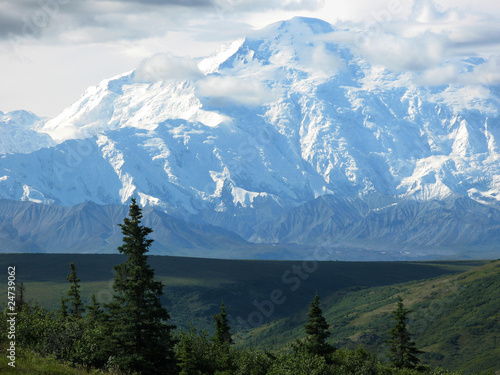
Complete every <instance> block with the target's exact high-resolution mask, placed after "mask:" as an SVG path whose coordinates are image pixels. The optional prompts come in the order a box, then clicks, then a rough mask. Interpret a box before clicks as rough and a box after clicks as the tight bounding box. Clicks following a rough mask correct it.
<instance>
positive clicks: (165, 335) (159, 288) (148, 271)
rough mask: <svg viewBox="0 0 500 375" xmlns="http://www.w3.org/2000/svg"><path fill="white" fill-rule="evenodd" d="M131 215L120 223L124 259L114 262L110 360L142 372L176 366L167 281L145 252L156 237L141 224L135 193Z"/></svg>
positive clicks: (108, 322) (166, 370)
mask: <svg viewBox="0 0 500 375" xmlns="http://www.w3.org/2000/svg"><path fill="white" fill-rule="evenodd" d="M129 216H130V217H129V218H125V219H124V222H123V224H119V225H120V227H121V229H122V233H123V236H124V237H123V245H122V246H120V247H119V248H118V250H119V251H120V253H122V254H125V255H126V256H127V259H126V261H125V263H123V264H118V265H116V266H115V267H114V269H115V271H116V274H115V279H114V284H113V289H114V295H113V300H112V301H111V303H109V304H108V305H107V306H106V307H107V309H108V319H107V320H106V326H107V332H108V342H107V347H108V350H109V353H110V355H111V358H110V362H111V363H110V365H112V366H115V367H117V368H118V369H120V370H122V371H130V372H134V371H135V372H138V373H140V374H145V375H146V374H172V373H175V372H176V361H175V356H174V352H173V347H174V340H173V338H172V332H171V331H172V329H174V328H175V327H174V326H172V325H169V324H168V323H167V322H168V320H169V319H170V315H169V313H168V311H167V310H166V309H165V308H164V307H163V306H162V304H161V302H160V298H161V296H162V295H163V284H162V283H161V282H160V281H155V280H154V270H153V269H152V268H151V267H150V266H149V264H148V262H147V256H146V253H147V252H148V251H149V248H150V246H151V244H152V243H153V240H151V239H149V238H148V235H149V234H150V233H151V232H152V231H153V230H152V229H151V228H148V227H145V226H143V225H141V220H142V217H143V216H142V210H141V208H140V207H139V206H138V205H137V203H136V200H135V199H132V203H131V205H130V210H129Z"/></svg>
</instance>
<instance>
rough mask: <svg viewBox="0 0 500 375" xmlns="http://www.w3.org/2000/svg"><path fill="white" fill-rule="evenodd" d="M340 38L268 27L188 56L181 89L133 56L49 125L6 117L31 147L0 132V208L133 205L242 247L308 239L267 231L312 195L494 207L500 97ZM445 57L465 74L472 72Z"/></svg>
mask: <svg viewBox="0 0 500 375" xmlns="http://www.w3.org/2000/svg"><path fill="white" fill-rule="evenodd" d="M341 31H342V30H339V29H337V28H336V27H335V26H332V25H330V24H328V23H326V22H324V21H321V20H317V19H310V18H302V17H298V18H293V19H291V20H288V21H282V22H278V23H275V24H272V25H270V26H268V27H266V28H264V29H262V30H260V31H258V32H256V33H255V34H254V35H252V36H251V37H248V38H244V39H240V40H236V41H235V42H233V43H231V44H229V45H226V46H222V47H221V48H220V49H219V50H217V51H215V52H214V54H213V55H211V56H208V57H206V58H204V59H201V60H200V61H197V62H196V64H194V65H193V66H189V69H190V70H189V74H187V76H189V77H187V78H186V77H184V78H186V79H182V80H177V79H172V78H168V77H171V76H172V74H170V73H169V72H165V71H163V70H162V69H168V66H162V64H161V61H162V59H161V58H160V59H156V60H151V61H145V62H144V64H142V65H141V71H140V72H139V71H138V70H134V71H130V72H126V73H124V74H121V75H118V76H116V77H113V78H110V79H106V80H104V81H102V82H101V83H100V84H99V85H97V86H95V87H90V88H89V89H87V91H86V92H85V93H84V94H83V95H82V96H81V98H80V99H79V100H78V101H77V102H75V103H74V104H73V105H71V106H70V107H68V108H67V109H66V110H64V111H63V112H62V113H61V114H60V115H59V116H57V117H55V118H53V119H50V120H47V121H45V120H44V121H42V122H40V121H41V120H40V119H37V118H36V117H33V118H31V117H29V116H28V117H29V119H25V120H19V121H18V126H17V131H18V132H24V133H19V134H26V138H25V139H29V140H30V141H28V142H26V143H23V142H20V141H17V140H18V139H20V138H19V137H24V135H20V136H9V137H13V138H12V139H14V140H13V141H8V142H5V139H7V137H3V136H2V138H1V139H2V141H1V143H0V146H1V147H2V148H1V149H0V198H2V199H8V200H15V201H32V202H37V203H44V204H55V205H61V206H75V205H78V204H81V203H83V202H87V201H90V202H94V203H97V204H100V205H108V204H125V203H127V202H128V201H129V199H130V198H131V197H132V196H136V197H138V198H139V200H140V202H141V204H142V205H144V206H153V207H155V208H158V209H160V210H162V211H163V212H165V213H167V214H168V215H171V216H173V217H176V218H180V219H182V220H186V221H188V222H193V223H208V224H215V225H219V226H222V227H224V228H226V229H230V230H232V231H234V232H236V233H238V234H239V235H241V236H242V237H243V238H245V239H248V240H251V241H254V242H262V241H264V242H266V241H267V242H273V241H274V242H279V241H289V242H292V243H300V242H301V241H306V240H307V239H308V238H310V234H308V235H304V234H300V233H299V232H300V229H298V228H295V229H294V233H295V235H292V236H290V235H282V236H277V235H275V234H273V233H276V231H277V229H276V228H278V227H277V226H280V228H281V229H279V231H282V230H283V226H282V225H283V222H286V221H287V220H289V216H288V219H285V218H286V217H287V215H290V212H292V210H296V209H297V208H298V207H301V206H303V205H307V204H311V202H314V201H315V200H318V199H319V198H321V197H324V196H334V197H336V198H335V199H339V200H342V199H343V200H345V202H348V201H352V200H357V199H360V200H362V201H363V202H365V203H366V204H367V208H366V210H360V211H359V210H358V211H357V213H356V215H358V214H360V213H361V214H362V215H368V211H369V212H372V213H373V212H378V211H380V210H382V211H383V210H385V209H386V208H387V207H394V205H395V206H396V207H408V203H404V202H409V201H411V202H413V201H414V202H420V203H422V204H426V203H428V202H455V201H457V200H460V199H467V200H471V201H473V202H476V203H478V204H479V205H481V206H486V207H491V209H494V210H496V209H499V208H500V205H499V203H500V195H499V194H500V164H499V157H500V154H499V146H498V140H499V139H500V121H499V113H498V109H499V108H500V103H499V96H498V93H499V92H500V90H499V87H498V86H495V85H494V84H482V85H480V84H477V83H470V84H467V83H463V82H462V83H459V82H457V83H450V84H446V85H445V84H436V85H435V86H432V85H419V84H418V79H417V80H416V79H415V76H414V75H412V74H411V73H408V72H394V71H390V70H388V69H387V68H384V67H383V66H379V65H373V64H371V63H370V61H369V60H368V58H366V57H365V56H362V55H361V54H360V53H359V51H357V50H356V48H354V47H353V46H352V45H349V44H348V43H346V42H341V41H335V35H336V33H339V32H341ZM455 59H457V61H458V60H460V61H459V63H460V66H463V67H464V69H466V70H465V71H464V74H470V72H473V71H474V69H478V67H481V65H482V64H484V63H485V60H483V59H480V58H469V57H460V58H458V57H456V58H455ZM167 60H168V59H167ZM139 73H140V74H139ZM0 115H1V116H4V117H1V116H0V132H5V131H6V130H4V129H7V126H12V124H11V125H9V122H8V121H6V120H5V118H6V117H5V116H6V115H3V114H1V113H0ZM33 116H34V115H33ZM9 121H11V120H9ZM23 121H24V122H23ZM9 131H10V133H9V134H14V133H12V131H11V130H9ZM2 134H4V133H2ZM49 136H50V137H49ZM16 137H17V138H16ZM16 147H17V148H16ZM1 154H3V155H1ZM403 203H404V204H403ZM452 206H454V205H453V204H452ZM471 207H472V206H471ZM474 207H475V206H474ZM424 211H425V210H424ZM363 212H364V213H363ZM311 215H313V214H311ZM313 217H314V215H313V216H309V217H308V218H303V220H310V221H314V219H313ZM294 220H296V219H294ZM408 220H411V216H409V217H408ZM299 227H302V228H303V227H304V226H300V225H299ZM306 227H307V228H309V229H308V231H312V232H313V233H314V230H318V228H319V227H318V226H316V227H314V228H316V229H314V228H312V227H311V226H310V225H307V226H306ZM265 228H267V230H266V229H265ZM271 228H273V229H271ZM464 228H465V227H464ZM402 230H403V229H402ZM357 235H358V236H359V233H358V234H357ZM344 237H345V236H344ZM344 237H342V238H344ZM301 238H302V239H303V240H301ZM339 238H340V237H338V236H337V237H336V236H333V237H332V238H329V239H328V241H329V242H328V243H333V242H332V241H337V240H339ZM475 238H476V239H475V240H474V241H476V242H477V238H479V237H475ZM307 241H309V240H307ZM471 241H472V240H471ZM427 242H429V241H427ZM427 242H426V243H427ZM431 242H432V241H430V242H429V243H431ZM392 244H393V246H398V242H397V239H393V242H392ZM416 244H417V245H419V244H420V243H418V241H417V242H416ZM420 245H421V244H420ZM420 245H419V246H420ZM441 245H442V244H441V243H440V246H441ZM444 245H446V244H444ZM383 247H384V248H386V247H387V246H385V245H384V246H383Z"/></svg>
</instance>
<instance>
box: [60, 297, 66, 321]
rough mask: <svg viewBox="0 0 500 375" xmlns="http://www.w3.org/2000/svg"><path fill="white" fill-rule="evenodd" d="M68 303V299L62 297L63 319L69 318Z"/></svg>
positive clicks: (61, 314) (61, 310)
mask: <svg viewBox="0 0 500 375" xmlns="http://www.w3.org/2000/svg"><path fill="white" fill-rule="evenodd" d="M67 301H68V299H67V298H64V297H61V307H60V308H59V315H60V316H61V317H62V318H67V316H68V305H66V302H67Z"/></svg>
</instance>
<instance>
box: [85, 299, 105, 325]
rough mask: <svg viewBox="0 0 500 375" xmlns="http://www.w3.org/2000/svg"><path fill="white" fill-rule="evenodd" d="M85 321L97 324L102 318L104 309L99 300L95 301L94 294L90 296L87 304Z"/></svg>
mask: <svg viewBox="0 0 500 375" xmlns="http://www.w3.org/2000/svg"><path fill="white" fill-rule="evenodd" d="M86 307H87V323H89V324H92V325H97V324H99V323H102V322H103V320H104V311H103V310H102V308H101V305H100V303H99V302H97V300H96V297H95V294H92V297H90V305H87V306H86Z"/></svg>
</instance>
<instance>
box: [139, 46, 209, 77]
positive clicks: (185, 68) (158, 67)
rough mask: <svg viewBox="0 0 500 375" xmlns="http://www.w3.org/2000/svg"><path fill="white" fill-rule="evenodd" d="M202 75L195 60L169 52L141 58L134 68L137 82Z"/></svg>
mask: <svg viewBox="0 0 500 375" xmlns="http://www.w3.org/2000/svg"><path fill="white" fill-rule="evenodd" d="M201 77H204V74H203V73H202V72H201V71H200V69H198V65H197V62H196V61H194V60H193V59H191V58H187V57H178V56H174V55H172V54H170V53H161V54H156V55H154V56H152V57H150V58H147V59H145V60H143V61H142V62H141V63H140V64H139V66H138V67H137V69H136V70H135V74H134V79H135V80H136V81H137V82H156V81H165V80H171V79H174V80H181V81H183V80H192V79H198V78H201Z"/></svg>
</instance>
